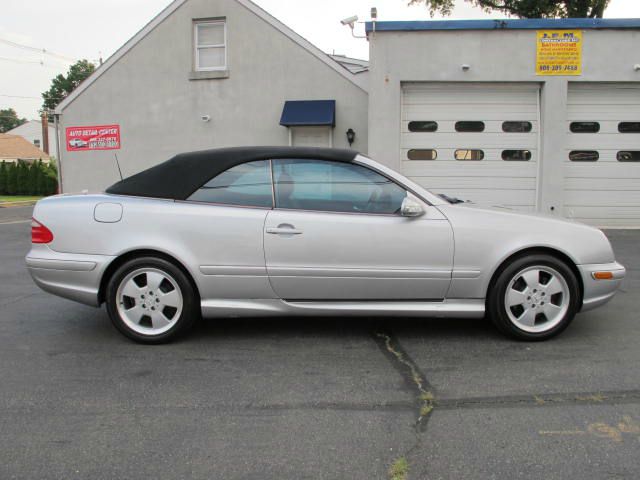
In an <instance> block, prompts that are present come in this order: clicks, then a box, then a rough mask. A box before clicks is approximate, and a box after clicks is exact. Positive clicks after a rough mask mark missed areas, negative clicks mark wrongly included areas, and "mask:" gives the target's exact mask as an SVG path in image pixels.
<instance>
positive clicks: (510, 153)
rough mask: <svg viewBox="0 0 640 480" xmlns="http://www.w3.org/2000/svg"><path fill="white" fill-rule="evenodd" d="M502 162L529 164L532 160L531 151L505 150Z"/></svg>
mask: <svg viewBox="0 0 640 480" xmlns="http://www.w3.org/2000/svg"><path fill="white" fill-rule="evenodd" d="M502 160H505V161H508V162H527V161H529V160H531V151H530V150H503V151H502Z"/></svg>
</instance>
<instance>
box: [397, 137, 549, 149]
mask: <svg viewBox="0 0 640 480" xmlns="http://www.w3.org/2000/svg"><path fill="white" fill-rule="evenodd" d="M400 142H401V143H402V145H411V148H436V147H434V145H437V148H440V149H443V148H445V149H447V148H448V149H459V148H478V149H480V150H483V151H485V153H486V150H488V149H494V150H497V149H500V150H499V151H500V152H502V150H505V149H516V150H523V149H525V150H533V149H535V148H536V147H537V146H538V140H537V138H535V137H533V136H532V137H529V138H523V137H518V136H517V135H516V136H513V137H512V136H510V135H509V136H505V135H492V136H489V135H487V134H486V133H441V134H433V133H432V134H425V133H403V134H402V135H401V138H400Z"/></svg>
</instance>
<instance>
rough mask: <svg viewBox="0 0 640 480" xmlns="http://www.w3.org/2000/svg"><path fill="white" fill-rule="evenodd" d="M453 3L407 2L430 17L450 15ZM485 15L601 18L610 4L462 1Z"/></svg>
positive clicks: (602, 0) (594, 0)
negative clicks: (422, 5)
mask: <svg viewBox="0 0 640 480" xmlns="http://www.w3.org/2000/svg"><path fill="white" fill-rule="evenodd" d="M455 1H456V0H409V5H418V4H421V3H423V4H425V6H426V7H427V8H428V9H429V13H430V14H431V16H433V15H434V14H436V13H440V14H442V15H444V16H448V15H451V11H452V10H453V7H454V6H455ZM464 1H465V2H468V3H471V4H473V5H475V6H477V7H480V8H482V9H483V10H484V11H486V12H493V11H497V12H500V13H504V14H507V15H510V16H514V17H519V18H602V16H603V15H604V10H605V8H607V5H608V4H609V2H610V0H464Z"/></svg>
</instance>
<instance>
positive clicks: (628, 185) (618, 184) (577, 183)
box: [565, 175, 640, 192]
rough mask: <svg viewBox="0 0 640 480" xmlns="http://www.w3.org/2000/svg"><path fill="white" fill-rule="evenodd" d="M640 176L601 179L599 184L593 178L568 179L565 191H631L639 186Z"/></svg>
mask: <svg viewBox="0 0 640 480" xmlns="http://www.w3.org/2000/svg"><path fill="white" fill-rule="evenodd" d="M639 180H640V175H639V176H638V177H636V178H599V179H598V181H597V182H594V181H593V178H576V177H573V178H568V179H567V181H566V183H565V190H567V191H570V190H582V191H585V192H593V191H597V190H603V191H608V190H616V189H620V190H623V191H624V190H631V191H633V190H634V189H635V188H637V186H638V181H639Z"/></svg>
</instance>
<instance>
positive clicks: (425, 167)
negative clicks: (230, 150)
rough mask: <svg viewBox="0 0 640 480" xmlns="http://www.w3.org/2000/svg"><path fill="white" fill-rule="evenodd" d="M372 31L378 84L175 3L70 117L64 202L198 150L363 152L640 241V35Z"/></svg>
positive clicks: (258, 26) (590, 30)
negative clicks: (631, 232)
mask: <svg viewBox="0 0 640 480" xmlns="http://www.w3.org/2000/svg"><path fill="white" fill-rule="evenodd" d="M366 31H367V40H368V41H369V45H370V62H369V64H368V68H367V62H364V61H357V60H354V59H348V58H344V57H339V56H330V55H326V54H324V53H323V52H321V51H320V50H318V49H317V48H316V47H314V46H313V45H311V44H310V43H309V42H307V41H306V40H304V39H303V38H302V37H300V36H299V35H297V34H296V33H295V32H293V31H292V30H291V29H289V28H288V27H287V26H285V25H283V24H282V23H281V22H279V21H278V20H277V19H275V18H273V17H271V16H270V15H269V14H268V13H267V12H265V11H263V10H261V9H260V8H258V7H257V6H256V5H255V4H253V3H252V2H251V1H250V0H175V1H174V2H173V3H172V4H171V5H170V6H169V7H167V9H166V10H165V11H163V12H162V13H161V14H160V15H159V16H158V17H157V18H156V19H154V20H152V21H151V22H150V23H149V24H148V25H147V26H146V27H145V28H144V29H143V30H142V31H141V32H139V33H138V34H137V35H136V36H135V37H134V38H132V39H131V40H130V41H129V42H127V44H125V45H124V46H123V47H122V48H121V49H120V50H119V51H118V52H117V53H116V54H115V55H114V56H113V57H111V58H110V59H108V60H107V62H105V64H104V65H102V66H101V67H100V68H99V69H98V70H97V71H96V73H95V74H94V75H92V76H91V77H90V78H89V79H88V80H87V81H85V82H84V83H83V84H82V85H81V86H80V87H79V88H78V89H77V90H76V91H75V92H74V93H73V94H71V95H70V96H69V97H68V98H67V99H65V100H64V101H63V102H62V103H61V104H60V105H59V106H58V107H57V109H56V116H57V119H58V124H59V129H58V132H57V135H58V140H59V142H60V145H61V151H60V157H61V163H62V180H63V190H64V191H79V190H83V189H87V190H89V191H95V190H100V189H103V188H105V187H106V186H108V185H110V184H111V183H113V182H114V181H116V180H117V179H118V177H117V175H118V170H117V168H116V165H115V155H117V156H118V159H119V161H120V164H121V167H122V170H123V173H124V174H125V176H127V175H131V174H133V173H136V172H138V171H140V170H142V169H143V168H147V167H149V166H151V165H153V164H156V163H159V162H161V161H163V160H165V159H167V158H168V157H170V156H171V155H173V154H175V153H178V152H181V151H188V150H199V149H204V148H214V147H223V146H233V145H268V144H271V145H286V144H292V145H319V146H335V147H349V146H350V144H351V143H350V142H353V144H352V145H351V146H352V148H354V149H356V150H359V151H361V152H364V153H368V154H369V155H370V156H371V157H372V158H374V159H376V160H378V161H380V162H382V163H385V164H387V165H389V166H391V167H392V168H395V169H397V170H399V171H401V172H403V173H404V174H405V175H407V176H409V177H410V178H412V179H413V180H415V181H417V182H418V183H420V184H422V185H424V186H425V187H427V188H429V189H431V190H433V191H435V192H437V193H444V194H447V195H449V196H452V197H458V198H461V199H465V200H466V199H468V200H472V201H475V202H477V203H480V204H488V205H504V206H507V207H511V208H516V209H521V210H528V211H539V212H543V213H547V214H552V215H558V216H565V217H570V218H574V219H577V220H580V221H584V222H587V223H591V224H594V225H599V226H608V227H640V54H639V53H638V48H637V47H638V45H640V20H639V19H623V20H613V19H563V20H539V19H536V20H467V21H456V20H449V21H416V22H389V21H379V22H375V23H374V22H368V23H366ZM85 127H87V128H85ZM101 132H107V135H109V134H112V136H111V137H108V138H106V139H104V138H101V137H100V135H101ZM347 132H350V134H351V135H347ZM84 133H86V134H87V135H85V136H82V135H83V134H84ZM70 135H71V136H70ZM73 135H79V136H77V137H73ZM94 135H97V136H95V137H94ZM72 137H73V138H72ZM92 144H94V145H96V146H97V147H104V146H105V145H106V148H95V149H94V148H91V146H92Z"/></svg>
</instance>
